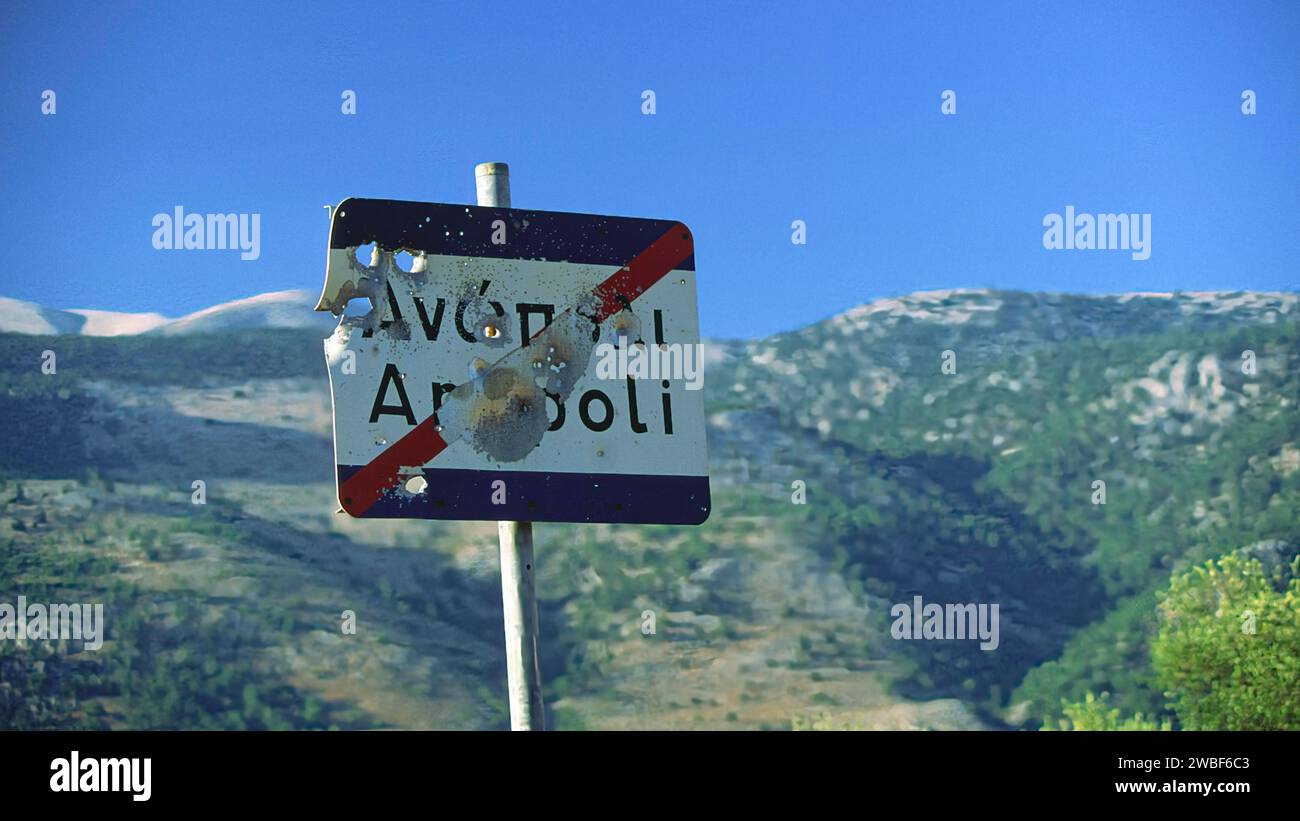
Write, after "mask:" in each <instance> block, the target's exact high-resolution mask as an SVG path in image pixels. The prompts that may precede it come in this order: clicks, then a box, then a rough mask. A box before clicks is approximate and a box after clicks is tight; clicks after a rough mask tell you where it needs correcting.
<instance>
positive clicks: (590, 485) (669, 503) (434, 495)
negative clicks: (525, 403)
mask: <svg viewBox="0 0 1300 821" xmlns="http://www.w3.org/2000/svg"><path fill="white" fill-rule="evenodd" d="M360 469H361V466H360V465H339V466H338V472H339V487H342V486H343V484H344V483H345V482H347V480H348V478H349V477H351V476H352V474H354V473H356V472H357V471H358V470H360ZM422 473H423V475H424V478H425V481H427V482H428V483H429V484H428V487H426V488H425V489H424V490H423V491H422V492H420V493H411V492H408V491H406V490H405V489H404V488H405V486H404V485H402V486H399V488H398V489H396V490H393V491H390V492H388V493H387V494H385V495H384V496H383V497H382V498H381V499H380V500H379V501H377V502H375V504H374V505H372V506H371V507H370V509H368V510H367V511H366V513H365V515H364V516H363V517H362V518H366V519H370V518H376V519H465V520H480V521H513V522H605V523H610V524H618V523H623V524H666V525H698V524H703V522H704V520H705V519H707V518H709V510H710V507H711V502H710V498H709V477H708V476H649V475H626V474H609V473H541V472H533V471H511V470H503V471H488V470H449V469H432V468H425V469H424V470H423V471H422ZM410 475H411V476H412V477H413V476H414V475H415V474H413V473H412V474H410ZM404 477H405V474H404ZM403 481H406V478H404V479H403ZM498 481H501V482H504V483H505V484H504V486H502V485H494V483H495V482H498ZM494 500H495V502H499V504H498V503H494Z"/></svg>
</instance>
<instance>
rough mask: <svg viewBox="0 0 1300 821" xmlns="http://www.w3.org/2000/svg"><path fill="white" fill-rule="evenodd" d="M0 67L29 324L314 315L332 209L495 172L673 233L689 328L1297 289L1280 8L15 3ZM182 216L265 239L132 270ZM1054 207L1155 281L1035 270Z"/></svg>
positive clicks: (1292, 111) (1298, 136)
mask: <svg viewBox="0 0 1300 821" xmlns="http://www.w3.org/2000/svg"><path fill="white" fill-rule="evenodd" d="M372 5H374V6H375V8H371V6H372ZM0 45H2V46H3V48H2V49H0V55H2V56H0V95H2V97H3V103H2V105H0V145H2V150H0V175H2V176H3V179H4V186H3V190H4V193H5V198H6V200H7V201H8V203H7V206H6V208H5V209H4V219H3V220H2V221H0V242H3V243H4V245H5V246H6V248H7V249H8V252H7V254H6V255H5V256H6V259H7V262H6V264H5V265H4V266H3V268H2V269H0V295H3V296H11V297H17V298H20V299H28V300H34V301H37V302H40V303H42V304H45V305H48V306H50V307H57V308H71V307H89V308H102V309H112V310H130V311H160V312H162V313H165V314H168V315H177V314H181V313H185V312H188V311H191V310H195V309H198V308H202V307H206V306H208V305H211V304H214V303H217V302H222V301H226V300H229V299H234V298H238V297H242V296H248V295H251V294H254V293H259V292H263V291H270V290H279V289H287V288H305V289H309V290H316V289H318V288H319V286H320V283H321V280H322V278H323V273H324V267H325V247H326V231H327V218H326V212H325V210H324V209H323V208H322V207H321V206H322V205H323V204H324V203H327V202H337V201H339V200H340V199H342V198H344V197H346V196H350V195H357V196H372V197H391V198H399V199H427V200H435V201H443V202H469V201H471V200H472V198H473V166H474V164H475V163H477V162H480V161H485V160H504V161H507V162H509V163H510V165H511V168H512V177H513V193H514V202H515V205H517V206H519V207H528V208H543V209H546V208H549V209H556V210H566V211H588V212H593V213H607V214H622V215H630V216H647V217H670V218H676V219H680V220H682V221H684V222H685V223H687V224H688V225H690V226H691V228H692V230H693V231H694V234H695V238H696V244H697V258H696V259H697V265H698V269H699V272H700V288H701V292H700V301H701V320H702V324H703V329H704V332H705V333H706V334H708V335H712V336H755V335H761V334H767V333H771V332H774V331H777V330H783V329H788V328H792V327H797V326H800V325H803V324H806V323H808V322H811V321H815V320H818V319H821V318H824V317H826V316H828V315H831V314H834V313H837V312H839V311H842V310H844V309H847V308H849V307H851V306H853V305H856V304H859V303H862V302H865V301H868V300H870V299H873V298H876V297H879V296H885V295H891V294H899V293H905V292H908V291H913V290H917V289H927V288H948V287H985V286H992V287H1002V288H1022V289H1031V290H1052V291H1072V292H1114V291H1125V290H1172V289H1179V288H1181V289H1187V290H1194V289H1236V288H1254V289H1288V290H1293V289H1297V287H1300V228H1298V226H1297V217H1298V215H1300V207H1298V206H1300V90H1298V89H1297V86H1298V84H1300V3H1296V2H1277V3H1250V2H1231V3H1190V2H1177V3H1151V2H1141V3H1138V2H1124V3H1111V2H1093V1H1092V0H1089V2H1079V3H1069V4H1057V3H1038V2H1021V3H984V2H979V3H969V2H968V3H936V4H928V3H927V4H915V3H908V4H902V3H889V4H874V3H873V4H866V3H861V2H859V3H844V4H832V3H820V2H819V3H807V4H803V3H767V2H743V3H724V2H707V3H705V2H686V3H659V2H652V1H651V0H644V2H636V3H611V2H591V3H564V4H555V5H554V6H551V4H541V3H536V2H527V3H522V2H520V3H516V2H501V1H500V0H497V1H496V2H490V3H476V2H459V3H447V4H442V3H438V4H426V3H419V4H415V3H413V4H409V5H407V4H400V5H390V4H386V3H376V4H370V3H347V4H341V3H327V2H312V3H293V4H289V3H279V2H275V3H271V2H262V3H250V4H243V3H221V4H209V3H204V4H200V3H195V2H169V3H166V4H143V3H141V4H134V5H132V6H127V5H126V4H116V3H105V4H99V3H94V4H92V3H22V4H6V7H5V10H4V12H3V14H2V15H0ZM47 88H48V89H53V90H55V91H56V93H57V95H58V97H57V105H58V109H57V114H55V115H54V116H42V114H41V112H40V106H41V93H42V91H43V90H44V89H47ZM344 89H354V90H355V91H356V93H357V98H358V99H357V115H356V116H354V117H349V116H344V115H343V114H342V113H341V112H340V94H341V93H342V91H343V90H344ZM644 89H653V90H654V91H655V92H656V94H657V108H658V111H657V113H656V114H655V115H654V116H644V115H642V114H641V92H642V90H644ZM944 89H953V90H955V91H956V92H957V104H958V108H957V115H956V116H953V117H945V116H943V115H942V114H941V112H940V94H941V92H942V91H943V90H944ZM1243 89H1252V90H1254V91H1255V92H1256V94H1257V95H1258V97H1257V98H1258V113H1257V114H1256V115H1255V116H1253V117H1247V116H1243V115H1242V113H1241V110H1240V106H1241V92H1242V90H1243ZM175 205H182V206H184V207H185V208H186V209H187V210H188V211H196V212H209V211H220V212H257V213H260V214H261V215H262V216H261V219H262V231H261V246H262V248H261V258H260V259H258V260H256V261H251V262H243V261H240V260H239V258H238V254H237V253H232V252H222V251H190V252H166V251H155V250H154V249H153V247H152V245H151V242H150V240H151V237H152V235H153V229H152V226H151V220H152V218H153V215H154V214H156V213H159V212H170V211H171V209H172V208H173V206H175ZM1066 205H1074V206H1075V207H1076V208H1077V209H1079V210H1081V211H1090V212H1119V211H1125V212H1149V213H1151V214H1152V234H1153V236H1152V254H1151V258H1150V259H1149V260H1147V261H1142V262H1139V261H1134V260H1132V259H1131V258H1130V256H1129V254H1127V253H1124V252H1119V251H1113V252H1101V251H1092V252H1079V251H1074V252H1071V251H1047V250H1044V248H1043V245H1042V236H1043V230H1044V229H1043V227H1042V220H1043V217H1044V215H1045V214H1047V213H1049V212H1061V211H1063V210H1064V208H1065V206H1066ZM795 219H803V220H806V221H807V225H808V244H807V245H806V246H796V245H793V244H792V243H791V242H790V223H791V221H792V220H795Z"/></svg>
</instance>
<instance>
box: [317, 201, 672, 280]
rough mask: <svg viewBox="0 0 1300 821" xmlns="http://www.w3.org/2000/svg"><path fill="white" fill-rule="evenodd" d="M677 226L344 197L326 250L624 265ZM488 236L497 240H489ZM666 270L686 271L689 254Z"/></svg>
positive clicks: (667, 222) (662, 222)
mask: <svg viewBox="0 0 1300 821" xmlns="http://www.w3.org/2000/svg"><path fill="white" fill-rule="evenodd" d="M498 220H499V221H500V222H498ZM494 223H495V225H494ZM678 224H679V223H677V222H675V221H674V220H654V219H640V218H638V217H602V216H595V215H592V214H571V213H568V212H565V211H524V210H521V209H517V208H484V207H479V206H477V205H447V204H444V203H432V202H407V201H405V200H370V199H358V198H356V197H351V198H349V199H346V200H344V201H343V202H341V203H339V207H338V208H336V209H334V219H333V221H332V222H331V224H330V247H331V248H356V247H359V246H362V245H368V244H370V243H372V242H373V243H375V244H376V245H378V246H379V247H380V248H383V249H384V250H387V251H396V250H399V249H402V248H406V249H409V250H412V251H423V252H425V253H426V254H437V255H443V256H447V255H451V256H464V257H491V258H495V259H540V260H547V261H550V262H569V263H573V264H576V265H625V264H627V263H628V262H629V261H630V260H632V258H633V257H635V256H636V255H637V254H639V253H641V252H642V251H644V250H645V249H646V248H648V247H649V246H650V244H651V243H653V242H654V241H655V240H657V239H659V238H660V237H662V236H663V235H664V234H665V233H667V232H668V230H669V229H671V228H673V226H675V225H678ZM503 227H504V230H502V229H503ZM494 236H495V238H496V239H497V240H498V241H497V242H493V238H494ZM502 240H504V241H502ZM674 270H681V271H694V270H695V255H694V254H691V255H690V256H688V257H687V258H686V259H685V260H683V261H682V262H681V264H679V265H678V266H677V267H676V268H675V269H674Z"/></svg>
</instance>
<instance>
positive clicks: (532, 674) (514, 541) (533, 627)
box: [474, 162, 546, 730]
mask: <svg viewBox="0 0 1300 821" xmlns="http://www.w3.org/2000/svg"><path fill="white" fill-rule="evenodd" d="M474 187H475V189H476V191H477V193H478V204H479V205H487V206H492V207H494V208H509V207H510V166H509V165H507V164H506V163H503V162H485V163H479V164H478V166H476V167H475V168H474ZM497 536H498V538H499V540H500V543H501V611H502V615H503V617H504V620H505V631H506V682H507V688H506V689H507V693H508V696H509V699H510V729H512V730H545V729H546V711H545V707H544V706H543V705H542V673H541V667H540V664H539V662H538V659H537V586H536V584H535V583H534V581H533V523H532V522H497Z"/></svg>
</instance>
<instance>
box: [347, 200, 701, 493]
mask: <svg viewBox="0 0 1300 821" xmlns="http://www.w3.org/2000/svg"><path fill="white" fill-rule="evenodd" d="M694 252H695V243H694V241H693V240H692V239H691V232H690V231H689V230H687V228H686V226H685V225H682V224H681V223H680V222H678V223H675V224H674V225H673V226H672V227H671V228H669V229H668V230H667V231H666V232H664V234H663V236H661V237H659V239H657V240H655V241H654V242H652V243H650V245H649V246H647V247H646V249H645V250H644V251H642V252H641V253H639V254H637V255H636V256H635V257H633V258H632V260H631V261H630V262H629V263H628V264H626V265H624V266H623V267H622V268H620V269H618V270H617V271H615V272H614V273H613V274H611V275H610V276H609V278H607V279H606V280H605V281H604V282H602V283H600V284H599V285H597V286H596V287H595V288H593V289H592V291H591V293H592V296H594V297H595V298H596V301H597V306H596V315H595V316H594V317H593V319H594V320H595V321H596V322H604V321H605V320H606V319H608V318H609V317H610V316H612V315H613V314H616V313H618V312H619V311H621V310H623V308H624V307H625V306H626V305H628V304H631V303H632V302H633V301H634V300H636V298H637V297H639V296H641V295H642V294H644V293H645V292H646V291H648V290H649V289H650V286H652V285H654V284H655V283H656V282H658V281H659V280H661V279H663V278H664V276H665V275H667V273H668V272H669V271H671V270H673V269H674V268H676V267H677V266H678V265H680V264H681V263H682V262H683V261H685V260H686V258H687V257H689V256H690V255H691V254H693V253H694ZM543 330H545V329H543ZM541 332H542V331H538V332H537V334H540V333H541ZM537 334H534V335H533V336H534V338H535V337H536V336H537ZM511 353H513V351H512V352H511ZM509 355H510V354H506V356H509ZM447 444H448V443H447V441H446V440H444V439H443V438H442V436H441V435H439V433H438V430H437V423H436V422H434V417H433V416H430V417H429V418H428V419H425V420H424V421H423V422H421V423H420V424H418V425H416V426H415V427H414V428H412V429H411V430H410V431H409V432H408V433H407V434H406V435H405V436H403V437H402V438H401V439H398V440H397V441H396V442H394V443H393V444H392V445H390V446H389V447H388V448H387V449H385V450H384V452H383V453H381V454H379V455H378V456H377V457H375V458H374V459H373V460H372V461H371V462H370V463H369V464H367V465H366V466H365V467H363V468H361V469H360V470H358V471H357V472H356V473H354V474H352V475H351V476H349V477H348V480H347V481H346V482H344V483H343V486H342V487H341V488H340V490H339V497H340V499H339V501H341V502H342V503H343V509H344V510H346V511H347V512H348V513H350V514H352V515H353V516H362V515H364V514H365V512H366V511H367V510H369V509H370V508H371V507H372V506H373V505H374V504H375V502H378V501H379V500H380V499H382V498H383V496H384V494H385V493H387V492H388V491H389V490H391V489H392V488H394V487H396V486H397V483H398V482H399V481H400V478H401V476H400V472H401V469H402V468H403V467H411V466H413V465H423V464H427V463H428V462H429V461H431V460H432V459H433V458H434V457H436V456H437V455H438V454H439V453H442V452H443V451H444V450H446V449H447Z"/></svg>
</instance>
